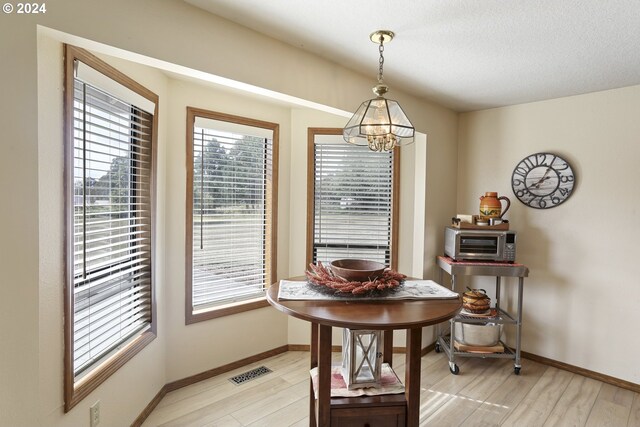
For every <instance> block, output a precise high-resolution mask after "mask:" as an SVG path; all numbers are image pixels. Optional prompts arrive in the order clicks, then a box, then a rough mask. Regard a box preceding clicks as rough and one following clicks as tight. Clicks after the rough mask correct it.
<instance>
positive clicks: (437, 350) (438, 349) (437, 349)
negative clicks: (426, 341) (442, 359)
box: [434, 344, 440, 353]
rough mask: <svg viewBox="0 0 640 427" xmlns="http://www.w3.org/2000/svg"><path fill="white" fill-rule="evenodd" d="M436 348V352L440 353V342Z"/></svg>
mask: <svg viewBox="0 0 640 427" xmlns="http://www.w3.org/2000/svg"><path fill="white" fill-rule="evenodd" d="M434 350H435V351H436V353H440V344H436V347H435V348H434Z"/></svg>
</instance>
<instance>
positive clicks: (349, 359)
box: [341, 328, 382, 390]
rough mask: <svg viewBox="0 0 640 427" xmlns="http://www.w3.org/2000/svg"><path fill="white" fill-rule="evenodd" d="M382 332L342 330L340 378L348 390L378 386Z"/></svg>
mask: <svg viewBox="0 0 640 427" xmlns="http://www.w3.org/2000/svg"><path fill="white" fill-rule="evenodd" d="M381 340H382V331H370V330H359V329H348V328H344V330H343V332H342V369H341V372H342V377H343V378H344V382H345V383H346V385H347V388H348V389H349V390H353V389H356V388H365V387H378V386H380V377H381V367H382V353H381V352H380V351H379V348H380V346H381Z"/></svg>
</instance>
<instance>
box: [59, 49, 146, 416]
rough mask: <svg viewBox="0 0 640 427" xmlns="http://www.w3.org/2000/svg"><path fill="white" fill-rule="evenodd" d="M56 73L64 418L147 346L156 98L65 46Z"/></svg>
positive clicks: (106, 66) (122, 76) (99, 63)
mask: <svg viewBox="0 0 640 427" xmlns="http://www.w3.org/2000/svg"><path fill="white" fill-rule="evenodd" d="M65 72H66V74H65V93H66V95H65V96H66V97H65V120H66V127H65V131H66V136H65V139H66V154H65V157H66V158H65V192H66V203H65V205H66V221H67V225H66V239H67V241H66V260H67V261H66V262H67V265H66V280H65V295H66V297H65V411H68V410H70V409H71V408H72V407H73V406H74V405H75V404H76V403H78V402H79V401H80V400H81V399H82V398H84V397H85V396H86V395H87V394H89V393H90V392H91V391H92V390H93V389H95V388H96V387H97V386H98V385H99V384H100V383H101V382H102V381H104V380H105V379H106V378H107V377H108V376H109V375H111V374H112V373H113V372H115V371H116V370H117V369H118V368H119V367H120V366H122V365H123V364H124V363H125V362H126V361H127V360H129V359H131V358H132V357H133V356H134V355H135V354H136V353H137V352H139V351H140V350H141V349H142V348H143V347H144V346H145V345H146V344H147V343H149V342H150V341H151V340H153V339H154V338H155V329H156V327H155V311H154V305H153V301H154V298H153V293H154V288H153V239H154V200H153V199H154V191H153V190H154V172H155V140H156V136H155V135H156V122H155V120H154V113H155V110H156V108H157V100H158V98H157V96H156V95H155V94H153V93H151V92H150V91H148V90H147V89H145V88H143V87H142V86H140V85H138V84H137V83H135V82H133V81H132V80H130V79H129V78H127V77H126V76H124V75H122V74H121V73H120V72H118V71H117V70H115V69H113V68H112V67H110V66H109V65H107V64H105V63H104V62H102V61H100V60H99V59H98V58H96V57H94V56H93V55H91V54H90V53H88V52H86V51H83V50H80V49H77V48H73V47H71V46H65ZM114 93H118V95H117V96H116V95H114ZM134 102H135V103H134Z"/></svg>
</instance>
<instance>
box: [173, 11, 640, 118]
mask: <svg viewBox="0 0 640 427" xmlns="http://www.w3.org/2000/svg"><path fill="white" fill-rule="evenodd" d="M185 1H186V2H188V3H191V4H193V5H195V6H198V7H200V8H202V9H205V10H207V11H210V12H212V13H214V14H216V15H219V16H222V17H224V18H227V19H229V20H231V21H234V22H236V23H238V24H241V25H244V26H246V27H249V28H252V29H254V30H255V31H258V32H260V33H264V34H266V35H268V36H271V37H273V38H275V39H279V40H282V41H284V42H286V43H289V44H291V45H292V46H296V47H299V48H302V49H304V50H307V51H310V52H313V53H315V54H317V55H319V56H322V57H325V58H328V59H330V60H332V61H334V62H337V63H340V64H342V65H344V66H345V67H347V68H350V69H353V70H357V71H358V72H360V73H362V74H363V75H365V76H370V77H371V86H374V84H375V83H376V77H377V70H378V48H377V46H376V45H375V44H373V43H372V42H371V41H370V40H369V34H370V33H371V32H373V31H375V30H378V29H388V30H392V31H394V32H395V33H396V37H395V39H394V40H393V42H392V43H390V44H388V45H385V53H384V56H385V65H384V76H385V83H387V84H388V85H389V86H390V88H391V91H390V92H389V95H388V97H389V98H391V99H393V89H394V88H397V89H402V90H403V91H406V92H409V93H413V94H416V95H417V96H420V97H424V98H427V99H430V100H433V101H435V102H437V103H440V104H442V105H445V106H447V107H450V108H452V109H454V110H456V111H470V110H477V109H484V108H491V107H498V106H504V105H512V104H519V103H524V102H531V101H538V100H543V99H551V98H558V97H562V96H568V95H576V94H582V93H588V92H594V91H600V90H606V89H612V88H617V87H624V86H631V85H637V84H640V1H639V0H395V1H393V0H313V1H311V0H271V1H265V0H185Z"/></svg>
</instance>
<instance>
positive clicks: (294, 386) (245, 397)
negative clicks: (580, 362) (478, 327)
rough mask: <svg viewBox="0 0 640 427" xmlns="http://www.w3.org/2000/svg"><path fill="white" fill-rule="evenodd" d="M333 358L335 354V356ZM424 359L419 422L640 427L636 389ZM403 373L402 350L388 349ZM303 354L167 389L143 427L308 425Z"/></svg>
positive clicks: (508, 363)
mask: <svg viewBox="0 0 640 427" xmlns="http://www.w3.org/2000/svg"><path fill="white" fill-rule="evenodd" d="M333 357H334V360H335V361H337V360H339V358H340V355H339V354H334V355H333ZM456 362H457V364H458V366H459V367H460V374H459V375H452V374H451V373H450V372H449V366H448V363H447V359H446V356H445V355H444V354H442V353H440V354H438V353H435V352H431V353H429V354H427V355H426V356H424V357H423V358H422V368H421V374H422V378H421V390H422V391H421V395H420V425H421V426H437V427H448V426H464V427H474V426H518V427H528V426H532V427H533V426H540V427H551V426H562V427H565V426H587V427H592V426H598V427H602V426H612V427H640V394H638V393H634V392H631V391H629V390H625V389H622V388H619V387H615V386H612V385H609V384H605V383H601V382H599V381H596V380H592V379H589V378H585V377H582V376H580V375H577V374H573V373H570V372H567V371H563V370H560V369H557V368H554V367H550V366H546V365H542V364H540V363H537V362H534V361H530V360H526V359H525V360H523V361H522V372H521V374H520V375H514V374H513V361H512V360H505V359H475V358H474V359H471V358H460V359H458V360H456ZM262 365H264V366H266V367H268V368H269V369H271V370H272V371H273V372H272V373H270V374H267V375H264V376H262V377H259V378H256V379H254V380H251V381H248V382H246V383H243V384H241V385H234V384H232V383H231V382H230V381H229V378H230V377H232V376H234V375H237V374H239V373H242V372H245V371H247V370H249V369H252V368H254V367H257V366H262ZM393 366H394V369H395V370H396V372H397V373H398V376H399V377H400V378H404V355H403V354H395V355H394V356H393ZM308 371H309V353H308V352H300V351H290V352H287V353H283V354H281V355H278V356H274V357H271V358H269V359H265V360H263V361H260V362H257V363H254V364H251V365H247V366H245V367H243V368H239V369H236V370H235V371H231V372H228V373H226V374H224V375H220V376H218V377H214V378H210V379H208V380H205V381H201V382H199V383H197V384H193V385H191V386H188V387H184V388H182V389H179V390H176V391H173V392H171V393H168V394H167V395H166V396H165V397H164V398H163V399H162V401H161V402H160V403H159V404H158V406H157V407H156V408H155V409H154V410H153V412H152V413H151V415H149V417H148V418H147V420H146V421H145V423H144V424H143V427H214V426H215V427H241V426H251V427H258V426H260V427H270V426H273V427H285V426H295V427H307V426H308V425H309V419H308V414H309V383H308V381H309V373H308Z"/></svg>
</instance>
